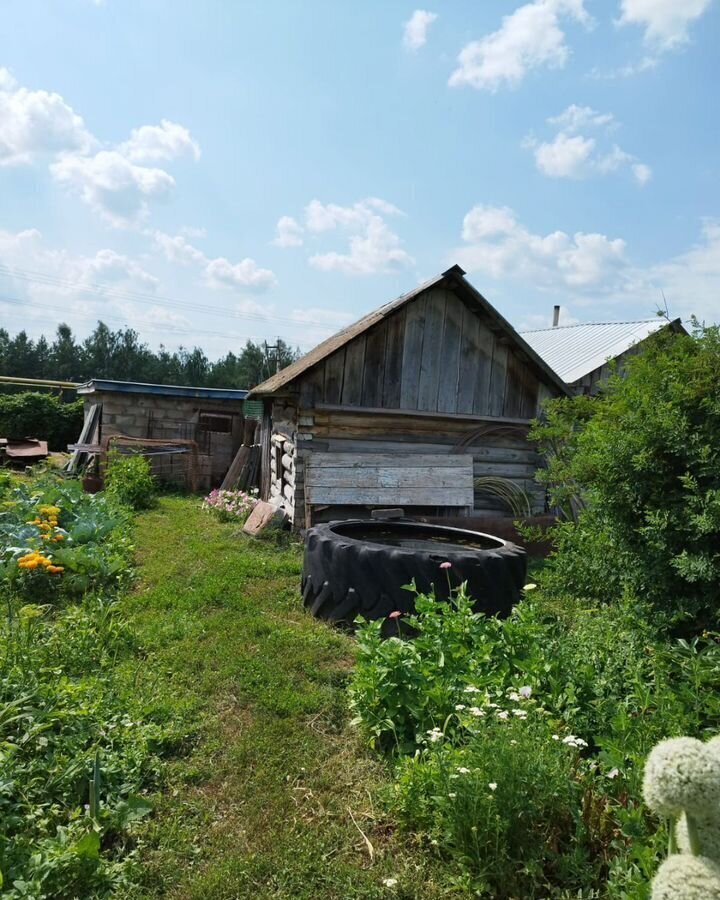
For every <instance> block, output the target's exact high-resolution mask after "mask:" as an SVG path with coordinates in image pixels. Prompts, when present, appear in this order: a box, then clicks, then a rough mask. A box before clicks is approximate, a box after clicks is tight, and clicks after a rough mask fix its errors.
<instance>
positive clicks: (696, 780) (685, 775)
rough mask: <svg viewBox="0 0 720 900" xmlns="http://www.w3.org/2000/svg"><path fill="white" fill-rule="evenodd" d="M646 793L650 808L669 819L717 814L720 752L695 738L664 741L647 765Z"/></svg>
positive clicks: (644, 785) (719, 798)
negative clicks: (683, 813)
mask: <svg viewBox="0 0 720 900" xmlns="http://www.w3.org/2000/svg"><path fill="white" fill-rule="evenodd" d="M643 793H644V795H645V802H646V803H647V805H648V806H649V807H650V809H652V810H653V812H656V813H657V814H658V815H660V816H665V817H666V818H674V817H676V816H679V815H680V813H682V812H687V813H689V814H691V815H700V816H704V815H707V814H712V813H713V812H714V813H715V815H718V812H719V811H720V753H719V752H718V751H717V749H715V748H714V747H713V746H711V745H710V744H703V742H702V741H698V740H697V739H696V738H689V737H679V738H671V739H670V740H668V741H661V743H659V744H658V745H657V746H656V747H653V749H652V750H651V751H650V755H649V756H648V759H647V762H646V764H645V776H644V780H643Z"/></svg>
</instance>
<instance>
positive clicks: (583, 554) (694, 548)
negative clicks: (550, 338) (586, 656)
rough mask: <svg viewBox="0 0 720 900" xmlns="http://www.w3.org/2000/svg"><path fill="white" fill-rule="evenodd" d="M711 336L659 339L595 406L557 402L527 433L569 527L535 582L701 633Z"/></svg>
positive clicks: (719, 494) (708, 513)
mask: <svg viewBox="0 0 720 900" xmlns="http://www.w3.org/2000/svg"><path fill="white" fill-rule="evenodd" d="M719 383H720V330H719V329H718V328H717V327H711V328H705V329H700V328H698V329H697V330H696V333H695V334H694V335H693V336H686V335H674V334H661V335H658V336H656V337H655V338H654V339H653V340H651V341H649V342H648V344H647V348H646V349H645V350H644V352H642V353H639V354H638V355H637V356H635V357H633V358H632V359H630V360H629V361H628V363H627V366H626V371H625V373H624V377H620V376H614V377H613V378H611V380H610V382H609V384H608V386H607V388H606V390H605V391H604V393H603V394H602V396H601V397H599V398H597V399H594V400H592V399H588V398H576V399H574V400H557V401H553V402H551V403H550V404H549V405H548V408H547V421H546V422H544V423H542V424H538V425H536V427H535V429H534V431H533V437H534V438H535V439H536V440H539V441H540V443H541V446H543V447H544V448H545V450H546V451H547V452H548V462H549V467H548V472H547V479H548V482H549V484H550V486H551V489H552V492H553V495H554V498H555V501H556V502H557V503H558V504H559V505H560V506H564V507H565V508H567V506H568V503H569V501H570V498H571V497H573V496H580V495H581V496H582V498H583V499H584V501H585V503H586V504H587V508H585V509H584V510H583V511H581V512H579V515H578V517H577V525H576V526H573V525H567V524H565V525H563V526H561V527H560V528H559V529H558V531H557V532H556V534H555V539H556V545H557V552H556V554H555V557H554V560H553V563H552V565H551V570H550V573H549V577H548V578H546V586H548V587H550V588H552V589H553V590H555V591H556V592H557V593H558V594H563V593H569V594H571V595H576V596H585V597H588V598H592V599H593V600H596V601H603V602H605V601H608V600H617V599H619V598H620V597H621V596H622V594H623V593H624V592H629V593H631V594H633V595H635V596H640V597H644V598H646V599H647V600H649V601H650V602H651V604H652V605H653V606H654V607H655V609H656V610H657V611H658V612H659V613H660V614H661V615H663V616H667V617H669V618H671V619H673V620H674V621H676V622H677V621H678V620H686V621H687V622H689V623H691V624H689V625H688V626H687V627H689V628H690V629H694V630H695V631H701V630H702V628H703V627H704V625H706V624H708V623H714V622H716V621H717V613H718V606H717V597H718V595H719V594H720V552H719V551H718V541H717V536H718V533H719V532H720V393H718V390H717V385H718V384H719Z"/></svg>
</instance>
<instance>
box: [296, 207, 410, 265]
mask: <svg viewBox="0 0 720 900" xmlns="http://www.w3.org/2000/svg"><path fill="white" fill-rule="evenodd" d="M401 215H403V213H402V211H401V210H399V209H398V208H397V207H396V206H394V205H393V204H392V203H388V201H387V200H383V199H381V198H380V197H366V198H365V199H364V200H359V201H358V202H357V203H354V204H352V205H351V206H342V205H340V204H337V203H322V202H321V201H320V200H311V201H310V203H308V205H307V206H306V207H305V230H306V231H307V232H308V233H309V234H311V235H320V234H325V233H327V232H336V231H337V232H340V233H341V234H342V235H343V236H344V237H345V239H346V240H347V249H346V250H344V251H343V252H340V251H338V250H329V251H325V252H320V253H314V254H312V255H311V256H310V258H309V260H308V261H309V263H310V265H311V266H312V267H313V268H315V269H320V270H321V271H324V272H342V273H344V274H347V275H373V274H377V273H379V272H389V271H392V270H394V269H397V268H403V267H406V266H410V265H412V264H413V263H414V260H413V258H412V256H410V254H409V253H408V252H407V251H406V250H405V249H404V248H403V246H402V241H401V239H400V237H399V236H398V235H397V234H396V233H395V232H394V231H393V230H392V229H391V228H390V226H389V225H388V224H387V222H386V220H385V217H387V216H401Z"/></svg>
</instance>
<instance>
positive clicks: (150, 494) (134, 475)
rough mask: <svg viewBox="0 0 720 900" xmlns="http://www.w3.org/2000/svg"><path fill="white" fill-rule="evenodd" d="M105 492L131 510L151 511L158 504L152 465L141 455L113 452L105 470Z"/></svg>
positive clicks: (109, 456)
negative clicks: (151, 469)
mask: <svg viewBox="0 0 720 900" xmlns="http://www.w3.org/2000/svg"><path fill="white" fill-rule="evenodd" d="M105 490H106V491H107V493H108V494H109V495H110V496H111V497H114V498H115V499H116V500H117V501H118V502H119V503H121V504H122V505H123V506H127V507H129V508H130V509H135V510H140V509H150V508H151V507H153V506H154V505H155V502H156V499H157V498H156V483H155V478H154V477H153V475H152V474H151V472H150V463H149V462H148V461H147V460H146V459H145V457H144V456H140V455H139V454H128V455H123V454H121V453H118V452H117V451H111V452H110V454H109V455H108V464H107V468H106V470H105Z"/></svg>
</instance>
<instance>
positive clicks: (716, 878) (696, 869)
mask: <svg viewBox="0 0 720 900" xmlns="http://www.w3.org/2000/svg"><path fill="white" fill-rule="evenodd" d="M652 900H720V866H719V865H718V864H717V863H716V862H715V861H714V860H712V859H708V858H707V857H705V856H685V855H684V854H682V853H675V854H673V855H672V856H668V858H667V859H666V860H665V862H664V863H663V864H662V865H661V866H660V868H659V869H658V871H657V874H656V875H655V878H654V879H653V885H652Z"/></svg>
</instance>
